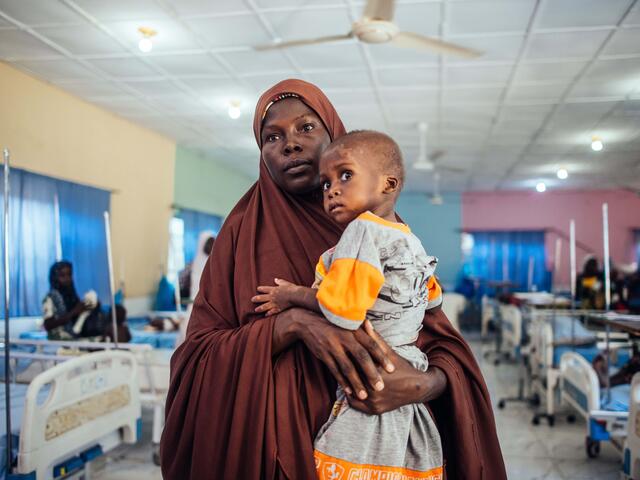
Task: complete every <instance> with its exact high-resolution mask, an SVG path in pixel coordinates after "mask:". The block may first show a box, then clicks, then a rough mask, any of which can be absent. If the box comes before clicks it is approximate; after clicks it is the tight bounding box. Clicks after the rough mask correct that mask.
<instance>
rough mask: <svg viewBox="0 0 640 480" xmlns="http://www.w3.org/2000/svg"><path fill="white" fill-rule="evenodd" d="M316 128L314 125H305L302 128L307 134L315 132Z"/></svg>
mask: <svg viewBox="0 0 640 480" xmlns="http://www.w3.org/2000/svg"><path fill="white" fill-rule="evenodd" d="M314 128H316V127H315V126H314V125H313V123H305V124H304V125H303V126H302V130H303V131H305V132H310V131H311V130H313V129H314Z"/></svg>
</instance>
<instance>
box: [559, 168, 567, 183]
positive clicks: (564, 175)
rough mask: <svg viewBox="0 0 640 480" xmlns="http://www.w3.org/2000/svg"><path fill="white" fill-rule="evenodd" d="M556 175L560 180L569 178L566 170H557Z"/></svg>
mask: <svg viewBox="0 0 640 480" xmlns="http://www.w3.org/2000/svg"><path fill="white" fill-rule="evenodd" d="M556 175H557V176H558V178H559V179H560V180H566V179H567V177H568V176H569V172H567V169H566V168H559V169H558V171H557V172H556Z"/></svg>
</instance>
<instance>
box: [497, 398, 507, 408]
mask: <svg viewBox="0 0 640 480" xmlns="http://www.w3.org/2000/svg"><path fill="white" fill-rule="evenodd" d="M505 405H506V404H505V401H504V400H500V401H499V402H498V408H499V409H500V410H502V409H503V408H504V407H505Z"/></svg>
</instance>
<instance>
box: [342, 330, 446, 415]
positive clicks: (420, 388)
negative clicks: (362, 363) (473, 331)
mask: <svg viewBox="0 0 640 480" xmlns="http://www.w3.org/2000/svg"><path fill="white" fill-rule="evenodd" d="M364 327H365V331H366V332H367V334H368V335H369V336H370V337H371V338H373V339H375V340H376V341H378V340H379V339H380V336H379V335H378V333H377V332H376V331H375V330H374V329H373V326H372V325H371V323H370V322H368V321H367V322H365V325H364ZM388 355H389V357H390V358H391V361H392V362H393V364H394V365H395V366H396V370H395V372H393V374H389V373H387V372H384V371H382V370H381V371H380V373H381V376H382V381H383V382H384V385H385V388H384V390H383V391H381V392H378V391H375V390H374V391H370V392H369V396H368V397H367V398H366V399H364V400H361V399H358V398H356V397H353V396H350V397H349V404H350V405H351V406H352V407H353V408H355V409H356V410H360V411H361V412H364V413H368V414H369V415H379V414H381V413H385V412H389V411H391V410H395V409H396V408H398V407H402V406H404V405H408V404H411V403H425V402H428V401H430V400H433V399H435V398H438V397H439V396H440V395H442V393H443V392H444V391H445V389H446V388H447V377H446V376H445V374H444V372H443V371H442V370H440V369H439V368H437V367H430V368H429V369H428V370H427V372H421V371H419V370H416V369H415V368H413V366H411V364H410V363H409V362H407V361H406V360H405V359H404V358H402V357H401V356H400V355H398V354H397V353H395V352H394V351H393V350H390V351H389V352H388Z"/></svg>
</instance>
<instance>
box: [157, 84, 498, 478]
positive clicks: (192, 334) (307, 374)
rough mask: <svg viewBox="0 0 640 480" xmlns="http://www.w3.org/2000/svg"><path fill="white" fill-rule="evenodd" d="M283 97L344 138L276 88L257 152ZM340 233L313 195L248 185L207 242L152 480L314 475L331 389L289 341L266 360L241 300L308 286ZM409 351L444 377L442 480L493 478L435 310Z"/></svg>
mask: <svg viewBox="0 0 640 480" xmlns="http://www.w3.org/2000/svg"><path fill="white" fill-rule="evenodd" d="M283 93H295V94H297V95H298V96H299V97H300V99H301V100H302V101H304V102H305V103H306V104H307V105H308V106H309V107H310V108H312V109H313V110H314V111H315V112H316V113H317V114H318V116H319V117H320V118H321V119H322V121H323V122H324V124H325V126H326V128H327V131H328V132H329V135H330V136H331V138H332V139H334V138H337V137H338V136H340V135H342V134H344V132H345V130H344V127H343V125H342V122H341V121H340V119H339V117H338V115H337V113H336V111H335V109H334V108H333V106H332V105H331V103H330V102H329V100H328V99H327V98H326V97H325V96H324V94H323V93H322V92H321V91H320V90H319V89H318V88H317V87H315V86H313V85H311V84H308V83H306V82H303V81H300V80H285V81H283V82H280V83H279V84H277V85H275V86H274V87H272V88H271V89H270V90H268V91H267V92H265V93H264V94H263V95H262V97H261V98H260V100H259V101H258V105H257V106H256V114H255V118H254V133H255V135H256V140H257V141H258V145H260V129H261V125H262V118H263V115H264V112H265V109H266V108H267V105H269V104H270V103H271V102H272V101H273V99H274V97H276V96H277V95H279V94H283ZM340 233H341V228H340V227H339V226H338V225H336V224H335V223H333V222H332V221H331V219H329V217H328V216H327V215H326V214H325V213H324V211H323V209H322V206H321V201H320V200H319V198H318V197H314V196H310V197H299V196H294V195H291V194H288V193H286V192H284V191H282V190H281V189H280V188H279V187H278V186H277V185H276V184H275V183H274V182H273V180H272V179H271V177H270V176H269V174H268V172H267V170H266V168H265V166H264V162H262V161H261V163H260V177H259V179H258V181H257V182H256V184H255V185H253V187H251V189H250V190H249V191H248V192H247V193H246V194H245V195H244V197H243V198H242V199H241V200H240V201H239V202H238V204H237V205H236V207H235V208H234V209H233V211H232V212H231V213H230V214H229V216H228V218H227V220H226V221H225V223H224V225H223V227H222V230H221V231H220V234H219V235H218V237H217V239H216V243H215V246H214V249H213V252H212V254H211V256H210V257H209V261H208V263H207V266H206V267H205V270H204V272H203V275H202V279H201V283H200V291H199V293H198V296H197V297H196V299H195V303H194V307H193V312H192V314H191V319H190V321H189V327H188V332H187V339H186V341H185V342H184V343H183V344H182V345H181V346H180V347H179V348H178V349H177V350H176V352H175V354H174V355H173V357H172V359H171V386H170V389H169V394H168V397H167V405H166V425H165V428H164V432H163V434H162V441H161V450H160V454H161V461H162V473H163V476H164V478H166V479H171V480H174V479H175V480H186V479H216V480H218V479H243V480H253V479H256V480H257V479H289V480H298V479H313V478H315V476H316V474H315V467H314V461H313V439H314V436H315V434H316V432H317V431H318V429H319V428H320V427H321V426H322V425H323V424H324V422H325V421H326V419H327V417H328V415H329V413H330V411H331V405H332V402H333V398H334V395H335V387H336V383H335V381H334V379H333V378H332V377H331V375H330V373H329V372H328V370H327V369H326V368H325V367H324V365H323V364H322V363H321V362H320V361H319V360H317V359H316V358H315V357H314V356H313V355H312V354H311V353H310V352H309V351H308V350H307V349H306V347H305V346H304V344H302V343H301V342H298V343H296V344H294V345H293V346H291V347H290V348H288V349H287V350H285V351H284V352H282V353H280V354H279V355H277V356H276V357H272V353H271V342H272V335H273V325H274V321H275V319H276V317H264V316H263V315H258V314H255V313H254V308H255V306H254V304H253V303H252V302H251V297H252V296H253V295H254V294H255V292H256V287H257V286H258V285H268V284H271V283H272V282H273V279H274V278H275V277H278V278H284V279H287V280H289V281H292V282H295V283H297V284H301V285H311V283H312V282H313V279H314V265H315V264H316V262H317V260H318V257H319V256H320V254H322V252H324V251H325V250H326V249H327V248H329V247H331V246H333V245H335V244H336V243H337V241H338V239H339V237H340ZM419 344H420V347H421V348H422V349H424V351H426V352H427V354H428V356H429V362H430V364H431V365H432V366H436V367H439V368H441V369H442V370H443V371H444V372H445V374H446V376H447V379H448V388H447V390H446V392H445V394H444V395H442V396H441V397H440V398H439V399H438V400H436V401H434V402H431V403H430V405H429V406H430V408H431V409H432V411H433V414H434V418H435V421H436V423H437V425H438V428H439V430H440V434H441V436H442V441H443V449H444V458H445V462H446V475H447V478H448V479H466V480H474V479H491V480H501V479H505V478H506V474H505V470H504V463H503V460H502V454H501V452H500V446H499V444H498V439H497V435H496V430H495V423H494V419H493V412H492V409H491V402H490V399H489V394H488V392H487V389H486V386H485V384H484V380H483V378H482V375H481V373H480V370H479V368H478V366H477V364H476V362H475V360H474V357H473V354H472V353H471V351H470V350H469V348H468V346H467V344H466V343H465V342H464V340H463V339H462V337H460V335H459V334H458V333H457V332H456V331H455V330H454V329H453V327H452V326H451V324H450V323H449V321H448V320H447V318H446V317H445V315H444V314H443V313H442V312H441V311H439V310H438V311H437V312H430V313H428V314H427V316H425V321H424V328H423V330H422V332H421V334H420V339H419Z"/></svg>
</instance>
